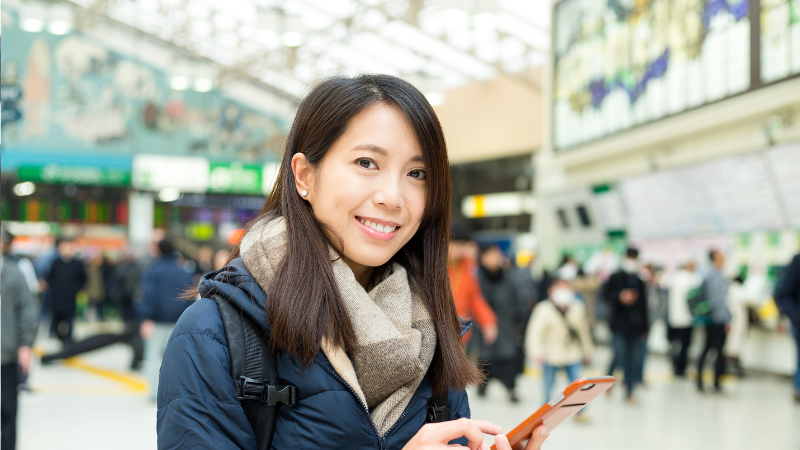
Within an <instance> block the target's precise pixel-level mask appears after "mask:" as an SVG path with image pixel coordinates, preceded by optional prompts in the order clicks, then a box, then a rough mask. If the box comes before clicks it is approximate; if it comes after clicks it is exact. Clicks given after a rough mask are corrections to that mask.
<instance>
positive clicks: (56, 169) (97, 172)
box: [17, 164, 131, 186]
mask: <svg viewBox="0 0 800 450" xmlns="http://www.w3.org/2000/svg"><path fill="white" fill-rule="evenodd" d="M17 175H18V176H19V179H20V180H22V181H40V182H45V183H54V184H86V185H92V186H128V185H130V184H131V173H130V171H127V170H123V169H107V168H101V167H95V166H77V165H76V166H72V165H63V164H45V165H43V166H28V165H24V166H20V168H19V171H18V172H17Z"/></svg>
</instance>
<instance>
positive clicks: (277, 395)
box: [236, 375, 297, 406]
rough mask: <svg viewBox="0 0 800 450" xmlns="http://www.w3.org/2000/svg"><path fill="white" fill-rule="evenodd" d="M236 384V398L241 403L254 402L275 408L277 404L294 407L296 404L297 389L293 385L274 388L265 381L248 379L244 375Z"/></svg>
mask: <svg viewBox="0 0 800 450" xmlns="http://www.w3.org/2000/svg"><path fill="white" fill-rule="evenodd" d="M236 384H237V386H236V394H237V397H238V398H239V400H242V401H243V400H256V401H259V402H261V403H265V404H266V405H267V406H275V405H277V404H278V403H283V404H284V405H286V406H294V405H295V403H297V387H296V386H294V385H287V386H276V385H274V384H268V382H267V381H266V380H257V379H254V378H248V377H246V376H244V375H242V376H240V377H239V382H238V383H236Z"/></svg>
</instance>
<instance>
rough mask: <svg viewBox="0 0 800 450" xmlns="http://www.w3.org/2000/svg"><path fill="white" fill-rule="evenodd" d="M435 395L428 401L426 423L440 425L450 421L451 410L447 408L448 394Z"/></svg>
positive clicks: (446, 390)
mask: <svg viewBox="0 0 800 450" xmlns="http://www.w3.org/2000/svg"><path fill="white" fill-rule="evenodd" d="M448 391H449V389H445V391H444V392H442V393H441V394H437V395H434V396H433V397H431V399H430V400H428V417H427V420H426V421H425V422H426V423H439V422H444V421H446V420H450V409H449V408H448V407H447V392H448Z"/></svg>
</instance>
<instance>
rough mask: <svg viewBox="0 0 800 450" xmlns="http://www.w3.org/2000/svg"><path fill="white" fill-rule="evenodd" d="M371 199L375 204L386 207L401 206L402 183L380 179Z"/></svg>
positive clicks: (394, 207)
mask: <svg viewBox="0 0 800 450" xmlns="http://www.w3.org/2000/svg"><path fill="white" fill-rule="evenodd" d="M372 200H373V202H375V204H376V205H382V206H384V207H386V208H388V209H396V208H402V207H403V204H404V202H403V187H402V183H401V182H399V181H397V180H389V179H386V180H383V181H381V183H380V185H379V186H378V189H377V190H376V191H375V195H373V197H372Z"/></svg>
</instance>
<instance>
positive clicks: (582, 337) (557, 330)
mask: <svg viewBox="0 0 800 450" xmlns="http://www.w3.org/2000/svg"><path fill="white" fill-rule="evenodd" d="M548 296H549V298H548V299H547V300H544V301H541V302H539V304H537V305H536V307H535V308H534V309H533V313H532V315H531V321H530V326H529V327H528V332H527V334H526V337H525V344H526V345H525V348H526V349H527V351H528V358H529V361H533V362H535V363H536V364H540V365H542V371H543V375H544V394H545V402H547V401H550V399H551V396H552V393H553V392H552V391H553V385H554V384H555V379H556V374H557V373H558V371H559V370H562V369H563V370H564V371H566V373H567V378H568V379H569V382H570V383H571V382H573V381H574V380H576V379H577V378H579V377H580V376H581V373H582V372H583V364H584V363H586V364H588V363H589V361H590V360H591V357H592V354H593V353H594V345H593V343H592V338H591V333H590V330H589V319H588V317H587V316H586V307H585V306H584V304H583V302H581V301H578V300H577V299H576V297H575V292H574V291H573V290H572V287H571V286H570V284H569V282H568V281H566V280H563V279H556V280H554V281H553V283H552V284H551V285H550V289H548Z"/></svg>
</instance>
